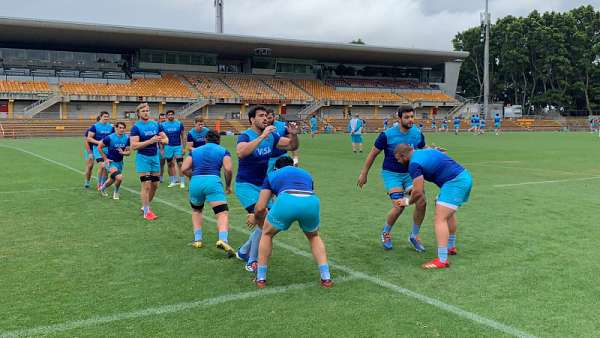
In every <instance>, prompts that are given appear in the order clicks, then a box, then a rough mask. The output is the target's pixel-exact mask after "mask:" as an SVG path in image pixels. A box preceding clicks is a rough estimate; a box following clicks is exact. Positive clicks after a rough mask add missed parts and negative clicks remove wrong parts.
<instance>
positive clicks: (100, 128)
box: [89, 122, 115, 146]
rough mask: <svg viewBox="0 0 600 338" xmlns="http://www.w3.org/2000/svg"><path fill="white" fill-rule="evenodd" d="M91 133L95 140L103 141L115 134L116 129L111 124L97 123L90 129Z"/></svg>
mask: <svg viewBox="0 0 600 338" xmlns="http://www.w3.org/2000/svg"><path fill="white" fill-rule="evenodd" d="M89 131H91V132H92V133H94V140H96V141H102V140H103V139H104V138H105V137H106V136H108V135H110V134H112V133H114V132H115V127H113V125H112V124H110V123H102V122H97V123H94V124H93V125H92V126H91V127H90V129H89ZM94 146H96V144H94Z"/></svg>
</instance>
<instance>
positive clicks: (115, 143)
mask: <svg viewBox="0 0 600 338" xmlns="http://www.w3.org/2000/svg"><path fill="white" fill-rule="evenodd" d="M102 143H103V144H104V149H103V151H104V153H105V154H106V157H108V159H109V160H111V161H113V162H121V161H123V155H122V154H121V153H119V150H121V151H124V150H125V149H126V148H127V147H129V136H127V134H123V135H121V136H119V135H117V134H116V133H113V134H110V135H108V136H107V137H105V138H104V139H103V140H102Z"/></svg>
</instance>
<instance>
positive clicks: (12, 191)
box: [0, 187, 83, 194]
mask: <svg viewBox="0 0 600 338" xmlns="http://www.w3.org/2000/svg"><path fill="white" fill-rule="evenodd" d="M76 189H78V190H82V189H83V187H65V188H47V189H31V190H11V191H0V194H25V193H30V192H47V191H64V190H76Z"/></svg>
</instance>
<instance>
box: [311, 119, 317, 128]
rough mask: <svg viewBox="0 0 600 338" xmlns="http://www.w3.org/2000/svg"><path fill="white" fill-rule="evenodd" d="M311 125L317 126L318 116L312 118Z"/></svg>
mask: <svg viewBox="0 0 600 338" xmlns="http://www.w3.org/2000/svg"><path fill="white" fill-rule="evenodd" d="M310 126H311V127H312V128H313V129H314V128H316V127H317V118H316V117H311V118H310Z"/></svg>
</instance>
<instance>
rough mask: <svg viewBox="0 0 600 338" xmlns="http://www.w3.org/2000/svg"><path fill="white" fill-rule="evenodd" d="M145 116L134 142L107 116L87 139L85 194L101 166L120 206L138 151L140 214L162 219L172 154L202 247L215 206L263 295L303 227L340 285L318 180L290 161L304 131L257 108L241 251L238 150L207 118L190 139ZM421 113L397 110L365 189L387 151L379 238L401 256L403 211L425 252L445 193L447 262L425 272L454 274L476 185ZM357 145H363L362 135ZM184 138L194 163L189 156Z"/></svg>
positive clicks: (242, 185) (174, 174)
mask: <svg viewBox="0 0 600 338" xmlns="http://www.w3.org/2000/svg"><path fill="white" fill-rule="evenodd" d="M136 112H137V115H138V121H137V122H135V124H134V125H133V126H132V128H131V131H130V135H129V136H127V135H126V134H125V129H126V125H125V123H123V122H117V123H116V129H115V128H114V127H113V126H112V125H111V124H110V123H109V116H108V113H106V112H102V113H101V114H100V116H99V117H98V122H97V123H95V124H94V125H93V126H92V127H90V128H89V129H88V130H87V131H86V133H85V141H84V146H85V147H86V162H87V169H86V174H85V176H86V181H85V186H86V187H89V184H90V183H89V182H90V177H91V171H92V167H93V163H94V161H96V162H97V163H98V164H99V168H98V186H97V188H98V190H99V191H100V192H101V193H102V194H103V195H105V196H107V195H108V194H107V192H106V190H107V188H108V187H110V186H111V185H112V184H114V185H115V192H114V194H113V198H114V199H118V198H119V195H118V191H119V187H120V184H121V182H122V179H123V177H122V175H123V174H122V172H123V156H129V155H130V154H131V151H132V150H134V151H137V154H136V160H135V165H136V172H137V174H138V175H139V179H140V182H141V191H140V197H141V204H142V207H141V211H142V215H143V217H144V219H146V220H154V219H156V218H157V217H158V216H157V215H156V214H154V212H153V211H152V209H151V207H150V205H151V202H152V200H153V198H154V195H155V193H156V190H157V188H158V185H159V182H160V180H161V177H162V173H161V153H163V154H164V158H165V160H166V162H167V163H168V164H169V187H175V186H177V185H179V186H180V187H182V188H184V187H185V177H188V178H189V180H190V181H189V182H190V183H189V202H190V206H191V208H192V223H193V232H194V241H193V242H192V246H193V247H194V248H201V247H203V241H202V239H203V233H202V229H203V210H204V204H205V203H208V204H209V205H210V206H211V208H212V210H213V212H214V214H215V216H216V219H217V229H218V241H217V242H216V247H217V248H219V249H221V250H223V251H224V252H226V253H227V255H228V256H229V257H234V256H235V257H237V258H238V259H240V260H242V261H244V262H245V265H244V266H245V269H246V270H248V271H250V272H253V273H255V274H256V278H255V283H256V286H257V287H259V288H263V287H265V286H266V280H267V278H266V276H267V266H268V260H269V257H270V254H271V248H272V241H273V237H274V236H275V235H276V234H277V233H278V232H280V231H285V230H287V229H288V228H289V227H290V225H291V224H292V223H294V222H298V223H299V226H300V228H301V229H302V231H303V232H304V234H305V235H306V237H307V239H308V241H309V243H310V246H311V251H312V253H313V256H314V258H315V261H316V262H317V264H318V266H319V274H320V283H321V285H322V286H324V287H331V286H332V285H333V282H332V279H331V275H330V271H329V265H328V261H327V254H326V250H325V245H324V244H323V241H322V240H321V237H320V236H319V226H320V200H319V198H318V197H317V196H316V194H315V191H314V181H313V179H312V176H311V175H310V173H308V172H307V171H306V170H304V169H301V168H298V167H296V166H295V165H296V164H297V163H295V161H294V160H293V159H292V158H290V157H288V156H287V153H288V151H296V150H298V148H299V140H298V136H297V133H298V127H297V125H296V124H295V123H293V122H291V123H288V124H286V123H285V122H282V121H278V120H277V119H275V116H274V113H273V111H272V110H270V109H268V108H265V107H262V106H255V107H252V108H251V109H250V110H249V112H248V120H249V123H250V128H249V129H247V130H245V131H244V132H242V133H241V134H240V135H239V137H238V139H237V145H236V154H237V157H238V161H239V162H238V171H237V175H236V177H235V186H234V187H235V189H234V190H235V195H236V197H237V198H238V200H239V202H240V204H241V205H242V206H243V208H244V209H245V210H246V211H247V214H248V215H247V220H246V221H247V224H248V226H250V227H251V229H252V232H251V234H250V236H249V238H248V240H247V241H246V242H245V243H244V244H243V245H242V246H241V247H240V248H239V249H238V250H234V249H233V248H232V247H231V246H230V245H229V242H228V232H229V214H228V210H229V208H228V204H227V196H226V195H229V194H231V192H232V183H233V182H232V181H233V163H232V158H231V154H230V152H229V151H228V150H227V149H226V148H224V147H222V146H221V145H220V135H219V134H218V133H217V132H215V131H212V130H209V129H208V128H206V127H204V125H203V120H202V119H200V118H199V119H196V121H195V126H194V128H193V129H192V130H190V131H189V132H188V134H187V138H184V128H183V124H182V123H181V122H180V121H178V120H176V119H175V113H174V112H173V111H169V112H167V113H166V116H165V117H166V120H165V121H161V122H157V121H154V120H152V119H150V108H149V106H148V104H145V103H142V104H140V105H138V107H137V108H136ZM414 115H415V112H414V109H413V108H412V107H410V106H404V107H400V108H399V109H398V111H397V125H396V126H395V127H393V128H389V129H387V130H385V131H384V132H382V133H381V134H380V135H379V137H378V138H377V140H376V141H375V145H374V147H373V149H372V150H371V152H370V153H369V155H368V156H367V159H366V160H365V164H364V166H363V169H362V171H361V173H360V175H359V178H358V185H359V186H360V187H362V186H364V185H365V184H366V183H367V177H368V172H369V170H370V168H371V166H372V164H373V162H374V160H375V158H376V157H377V156H378V154H379V153H380V152H381V151H384V155H385V158H384V161H383V168H382V171H381V176H382V179H383V181H384V186H385V188H386V191H387V194H388V196H389V198H390V199H391V202H392V208H391V210H390V211H389V212H388V215H387V218H386V222H385V224H384V227H383V229H382V231H381V234H380V239H381V242H382V244H383V247H384V249H386V250H389V249H392V247H393V246H392V239H391V230H392V227H393V225H394V224H395V222H396V220H397V219H398V217H399V216H400V214H401V213H402V212H403V210H404V209H405V208H406V207H408V206H409V205H411V204H414V205H415V212H414V215H413V227H412V230H411V233H410V235H409V243H410V244H411V245H412V246H413V247H414V248H415V250H416V251H417V252H422V251H425V247H424V246H423V244H422V242H421V239H420V237H419V232H420V227H421V224H422V222H423V220H424V217H425V209H426V199H425V192H424V181H425V180H427V181H430V182H433V183H435V184H436V185H438V186H439V187H440V194H439V195H438V197H437V200H436V209H435V217H434V219H435V220H434V223H435V232H436V238H437V242H438V257H437V258H436V259H434V260H431V261H429V262H427V263H425V264H423V265H422V266H423V268H426V269H440V268H446V267H448V266H449V261H448V255H455V254H457V250H456V229H457V221H456V210H457V209H458V208H459V207H460V206H461V205H462V204H463V203H465V202H466V201H467V200H468V198H469V194H470V190H471V186H472V179H471V176H470V174H469V172H468V171H467V170H466V169H464V168H463V167H462V166H461V165H459V164H458V163H457V162H455V161H454V160H453V159H451V158H450V157H449V156H448V155H446V154H445V150H444V149H442V148H437V147H433V148H430V149H426V148H427V147H426V145H425V138H424V136H423V134H422V133H421V131H420V130H419V129H418V128H417V127H416V126H414V118H415V116H414ZM311 122H312V121H311ZM311 127H312V126H311ZM351 127H352V129H353V130H358V129H360V127H361V125H360V124H358V122H356V123H355V125H352V126H351ZM311 129H312V128H311ZM311 131H312V130H311ZM351 137H352V141H353V143H354V141H356V139H357V137H356V135H355V134H354V133H351ZM184 139H185V141H186V148H187V150H188V156H187V157H185V151H184V149H183V144H184ZM361 141H362V140H361ZM361 143H362V142H361ZM361 150H362V149H361ZM90 163H91V164H90ZM221 172H223V178H224V182H223V180H222V179H221Z"/></svg>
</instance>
